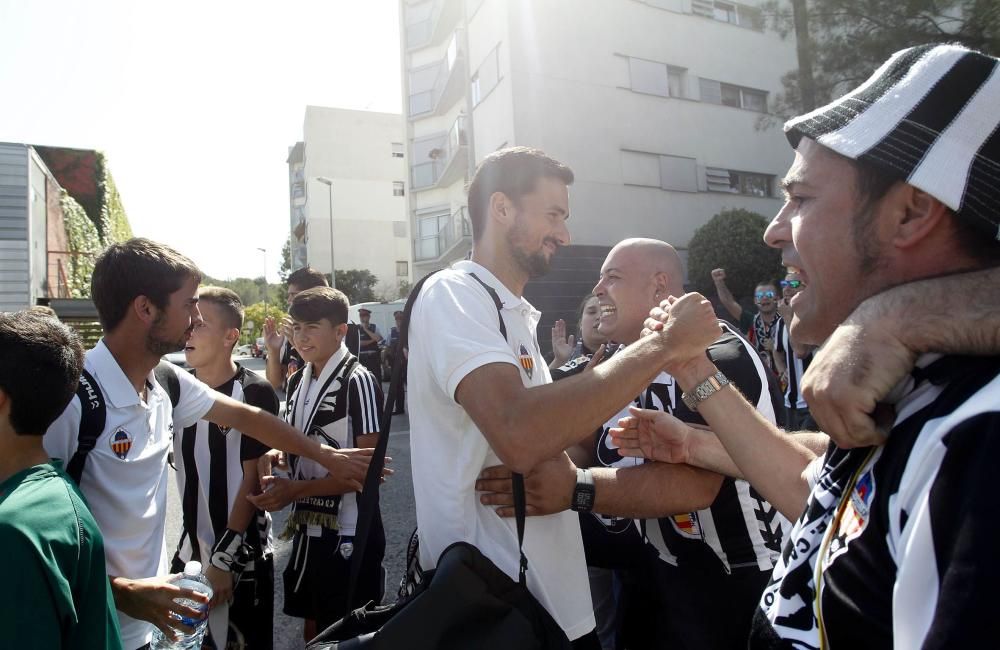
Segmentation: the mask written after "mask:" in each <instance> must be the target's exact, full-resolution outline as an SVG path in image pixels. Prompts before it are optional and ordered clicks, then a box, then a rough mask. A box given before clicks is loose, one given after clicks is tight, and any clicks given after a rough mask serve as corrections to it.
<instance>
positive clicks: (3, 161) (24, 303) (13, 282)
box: [0, 143, 32, 311]
mask: <svg viewBox="0 0 1000 650" xmlns="http://www.w3.org/2000/svg"><path fill="white" fill-rule="evenodd" d="M28 251H29V247H28V147H27V146H25V145H22V144H9V143H0V311H15V310H18V309H24V308H26V307H28V306H30V305H31V304H32V301H31V292H30V285H29V281H28V278H29V277H30V271H29V269H30V260H29V252H28Z"/></svg>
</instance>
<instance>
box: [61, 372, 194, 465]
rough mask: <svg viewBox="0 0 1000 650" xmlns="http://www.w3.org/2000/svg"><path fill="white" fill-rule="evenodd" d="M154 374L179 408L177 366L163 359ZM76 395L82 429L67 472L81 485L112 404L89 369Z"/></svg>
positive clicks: (179, 388) (81, 379)
mask: <svg viewBox="0 0 1000 650" xmlns="http://www.w3.org/2000/svg"><path fill="white" fill-rule="evenodd" d="M153 374H154V376H155V377H156V383H158V384H159V385H160V386H162V387H163V388H164V389H165V390H166V391H167V395H169V396H170V406H171V407H176V406H177V403H178V402H179V401H180V399H181V384H180V380H179V379H177V372H176V369H175V368H174V366H173V365H172V364H171V363H169V362H167V361H161V362H160V363H159V364H157V366H156V368H154V369H153ZM76 395H77V397H79V398H80V431H79V434H78V435H77V445H76V453H74V454H73V458H71V459H70V461H69V463H67V465H66V473H67V474H69V477H70V478H71V479H73V482H74V483H76V484H77V485H79V484H80V479H81V478H82V477H83V467H84V465H86V464H87V454H89V453H90V452H91V451H92V450H93V449H94V445H96V444H97V439H98V438H99V437H100V435H101V433H103V432H104V427H105V425H106V424H107V420H108V407H107V404H106V403H105V401H104V394H103V393H101V387H100V386H99V385H98V384H97V381H96V380H95V379H94V376H93V375H91V374H90V373H89V372H87V371H86V370H83V371H82V374H81V375H80V384H79V386H77V388H76Z"/></svg>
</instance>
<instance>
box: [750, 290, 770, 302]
mask: <svg viewBox="0 0 1000 650" xmlns="http://www.w3.org/2000/svg"><path fill="white" fill-rule="evenodd" d="M754 295H755V296H757V299H758V300H759V299H760V298H774V292H773V291H758V292H757V293H755V294H754Z"/></svg>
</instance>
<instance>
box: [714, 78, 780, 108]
mask: <svg viewBox="0 0 1000 650" xmlns="http://www.w3.org/2000/svg"><path fill="white" fill-rule="evenodd" d="M698 85H699V94H700V99H701V101H703V102H705V103H706V104H715V105H717V106H729V107H730V108H739V109H741V110H744V111H752V112H754V113H767V95H768V92H767V91H766V90H761V89H760V88H750V87H748V86H738V85H736V84H730V83H726V82H724V81H718V80H716V79H708V78H706V77H701V78H699V80H698ZM716 89H718V94H716V93H715V90H716ZM707 90H710V91H711V92H706V91H707ZM716 96H717V97H718V101H715V97H716Z"/></svg>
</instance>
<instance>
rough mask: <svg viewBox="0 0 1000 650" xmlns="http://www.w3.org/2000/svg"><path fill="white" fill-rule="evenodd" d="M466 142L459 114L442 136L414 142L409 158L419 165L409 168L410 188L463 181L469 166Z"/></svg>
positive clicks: (426, 187)
mask: <svg viewBox="0 0 1000 650" xmlns="http://www.w3.org/2000/svg"><path fill="white" fill-rule="evenodd" d="M468 143H469V137H468V132H467V130H466V117H465V115H459V116H458V117H457V118H456V119H455V121H454V122H453V123H452V125H451V128H450V129H448V131H447V132H446V133H440V134H438V135H436V136H431V137H429V138H424V139H421V140H419V141H414V143H413V147H412V151H413V158H412V159H413V160H416V161H421V162H417V163H416V164H414V165H412V166H411V167H410V188H411V189H412V190H413V191H420V190H428V189H433V188H435V187H447V186H449V185H451V184H452V183H454V182H455V181H457V180H459V179H461V178H464V177H465V174H466V171H467V170H468V165H469V161H468V155H469V146H468Z"/></svg>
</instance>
